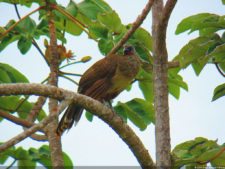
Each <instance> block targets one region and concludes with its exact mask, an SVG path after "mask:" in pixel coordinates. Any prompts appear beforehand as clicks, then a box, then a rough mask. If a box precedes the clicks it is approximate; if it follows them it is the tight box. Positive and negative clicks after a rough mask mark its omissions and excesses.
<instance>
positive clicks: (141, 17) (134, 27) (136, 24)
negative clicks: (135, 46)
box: [107, 0, 154, 56]
mask: <svg viewBox="0 0 225 169" xmlns="http://www.w3.org/2000/svg"><path fill="white" fill-rule="evenodd" d="M153 2H154V0H149V1H148V3H147V4H146V6H145V7H144V9H143V10H142V12H141V14H140V15H139V16H138V17H137V19H136V21H135V22H134V23H133V24H132V27H131V28H130V29H129V30H128V32H127V33H126V34H125V35H124V36H123V38H122V39H121V40H120V41H119V42H118V43H117V44H116V46H114V48H113V49H112V50H111V51H110V52H109V53H108V55H107V56H109V55H112V54H114V53H116V52H117V50H119V49H120V48H121V47H122V46H123V45H124V44H125V43H126V41H127V40H128V39H129V38H130V37H131V36H132V34H133V33H134V32H135V31H136V30H137V29H138V28H139V27H140V25H141V24H142V23H143V21H144V20H145V18H146V16H147V15H148V13H149V11H150V10H151V7H152V4H153Z"/></svg>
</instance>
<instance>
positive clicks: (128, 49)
mask: <svg viewBox="0 0 225 169" xmlns="http://www.w3.org/2000/svg"><path fill="white" fill-rule="evenodd" d="M123 54H124V55H133V54H135V49H134V47H133V46H131V45H125V46H124V50H123Z"/></svg>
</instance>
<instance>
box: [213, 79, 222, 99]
mask: <svg viewBox="0 0 225 169" xmlns="http://www.w3.org/2000/svg"><path fill="white" fill-rule="evenodd" d="M224 95H225V83H223V84H221V85H219V86H217V87H216V88H215V89H214V92H213V98H212V101H215V100H217V99H219V98H220V97H223V96H224Z"/></svg>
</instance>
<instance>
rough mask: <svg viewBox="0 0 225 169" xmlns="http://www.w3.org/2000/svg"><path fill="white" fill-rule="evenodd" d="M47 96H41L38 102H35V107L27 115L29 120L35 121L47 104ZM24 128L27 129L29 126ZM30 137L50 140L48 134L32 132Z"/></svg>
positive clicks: (38, 139)
mask: <svg viewBox="0 0 225 169" xmlns="http://www.w3.org/2000/svg"><path fill="white" fill-rule="evenodd" d="M46 100H47V98H46V97H43V96H39V97H38V100H37V102H36V103H35V104H34V106H33V108H32V109H31V111H30V113H29V114H28V116H27V121H29V122H34V121H35V120H36V118H37V116H38V114H39V112H40V111H41V109H42V107H43V105H44V104H45V102H46ZM24 130H27V128H24ZM30 138H32V139H33V140H36V141H48V138H47V137H46V135H40V134H35V133H34V134H32V135H30Z"/></svg>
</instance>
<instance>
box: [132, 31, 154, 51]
mask: <svg viewBox="0 0 225 169" xmlns="http://www.w3.org/2000/svg"><path fill="white" fill-rule="evenodd" d="M133 37H134V38H135V39H136V40H137V41H139V42H140V43H141V46H144V47H146V48H147V49H148V50H152V36H151V34H150V33H149V32H148V31H147V30H145V29H144V28H138V29H137V30H136V31H135V33H134V35H133Z"/></svg>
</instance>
